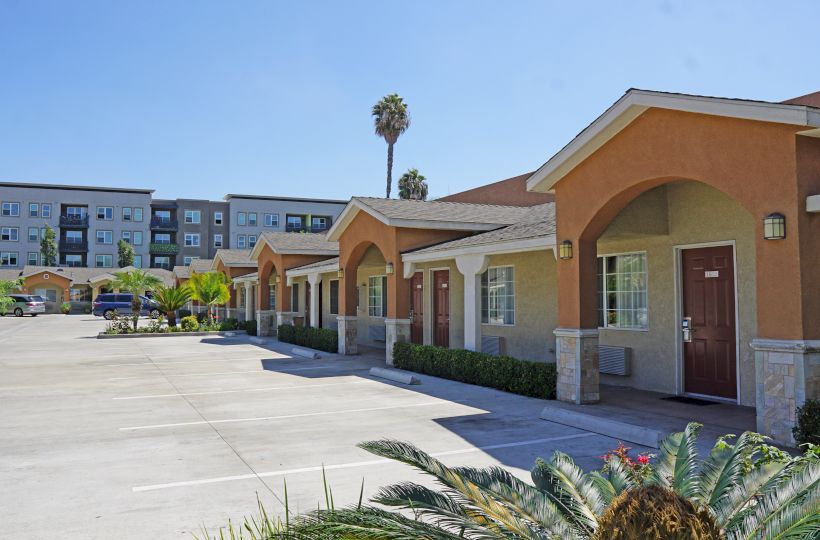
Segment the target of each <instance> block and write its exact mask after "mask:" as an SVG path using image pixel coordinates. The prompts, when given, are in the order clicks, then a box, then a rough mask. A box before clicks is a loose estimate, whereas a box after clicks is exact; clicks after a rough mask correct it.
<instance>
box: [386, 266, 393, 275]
mask: <svg viewBox="0 0 820 540" xmlns="http://www.w3.org/2000/svg"><path fill="white" fill-rule="evenodd" d="M384 273H385V274H387V275H388V276H391V275H393V263H387V264H386V265H384Z"/></svg>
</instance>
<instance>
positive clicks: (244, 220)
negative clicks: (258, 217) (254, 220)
mask: <svg viewBox="0 0 820 540" xmlns="http://www.w3.org/2000/svg"><path fill="white" fill-rule="evenodd" d="M236 224H237V225H242V226H245V225H247V224H248V214H247V213H245V212H239V213H238V214H236Z"/></svg>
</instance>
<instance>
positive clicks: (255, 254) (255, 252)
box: [214, 233, 275, 263]
mask: <svg viewBox="0 0 820 540" xmlns="http://www.w3.org/2000/svg"><path fill="white" fill-rule="evenodd" d="M266 245H267V246H268V247H270V248H271V249H272V250H273V246H272V245H270V242H268V239H267V238H266V237H265V234H264V233H262V234H260V235H259V238H258V239H257V240H256V245H255V246H253V249H252V250H251V254H250V255H248V257H250V258H251V260H254V261H255V260H257V259H258V258H259V255H261V254H262V249H263V248H264V247H265V246H266ZM274 252H275V250H274ZM214 263H216V257H214Z"/></svg>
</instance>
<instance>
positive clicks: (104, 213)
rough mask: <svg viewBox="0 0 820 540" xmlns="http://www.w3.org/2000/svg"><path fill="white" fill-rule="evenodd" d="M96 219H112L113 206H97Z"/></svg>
mask: <svg viewBox="0 0 820 540" xmlns="http://www.w3.org/2000/svg"><path fill="white" fill-rule="evenodd" d="M97 219H100V220H103V221H111V220H112V219H114V207H113V206H98V207H97Z"/></svg>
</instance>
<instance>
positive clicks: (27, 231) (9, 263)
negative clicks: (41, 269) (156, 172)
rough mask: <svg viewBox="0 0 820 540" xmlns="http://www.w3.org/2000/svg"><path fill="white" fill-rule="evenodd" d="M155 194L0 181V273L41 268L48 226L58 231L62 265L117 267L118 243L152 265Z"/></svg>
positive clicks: (145, 191) (138, 263)
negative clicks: (151, 221)
mask: <svg viewBox="0 0 820 540" xmlns="http://www.w3.org/2000/svg"><path fill="white" fill-rule="evenodd" d="M153 192H154V190H152V189H124V188H109V187H91V186H69V185H55V184H28V183H20V182H0V268H22V267H23V266H25V265H40V264H42V262H43V261H42V257H41V254H40V240H41V239H42V237H43V233H44V231H45V226H46V225H49V226H50V227H51V228H53V229H54V232H55V234H56V240H57V263H58V265H59V266H68V267H97V268H116V267H117V242H118V241H119V240H120V239H123V240H126V241H127V242H129V243H131V244H132V245H133V246H134V251H135V254H136V259H135V261H134V264H135V265H145V264H147V261H148V239H149V234H148V233H149V229H148V224H149V217H148V216H149V211H150V207H151V194H152V193H153Z"/></svg>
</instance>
